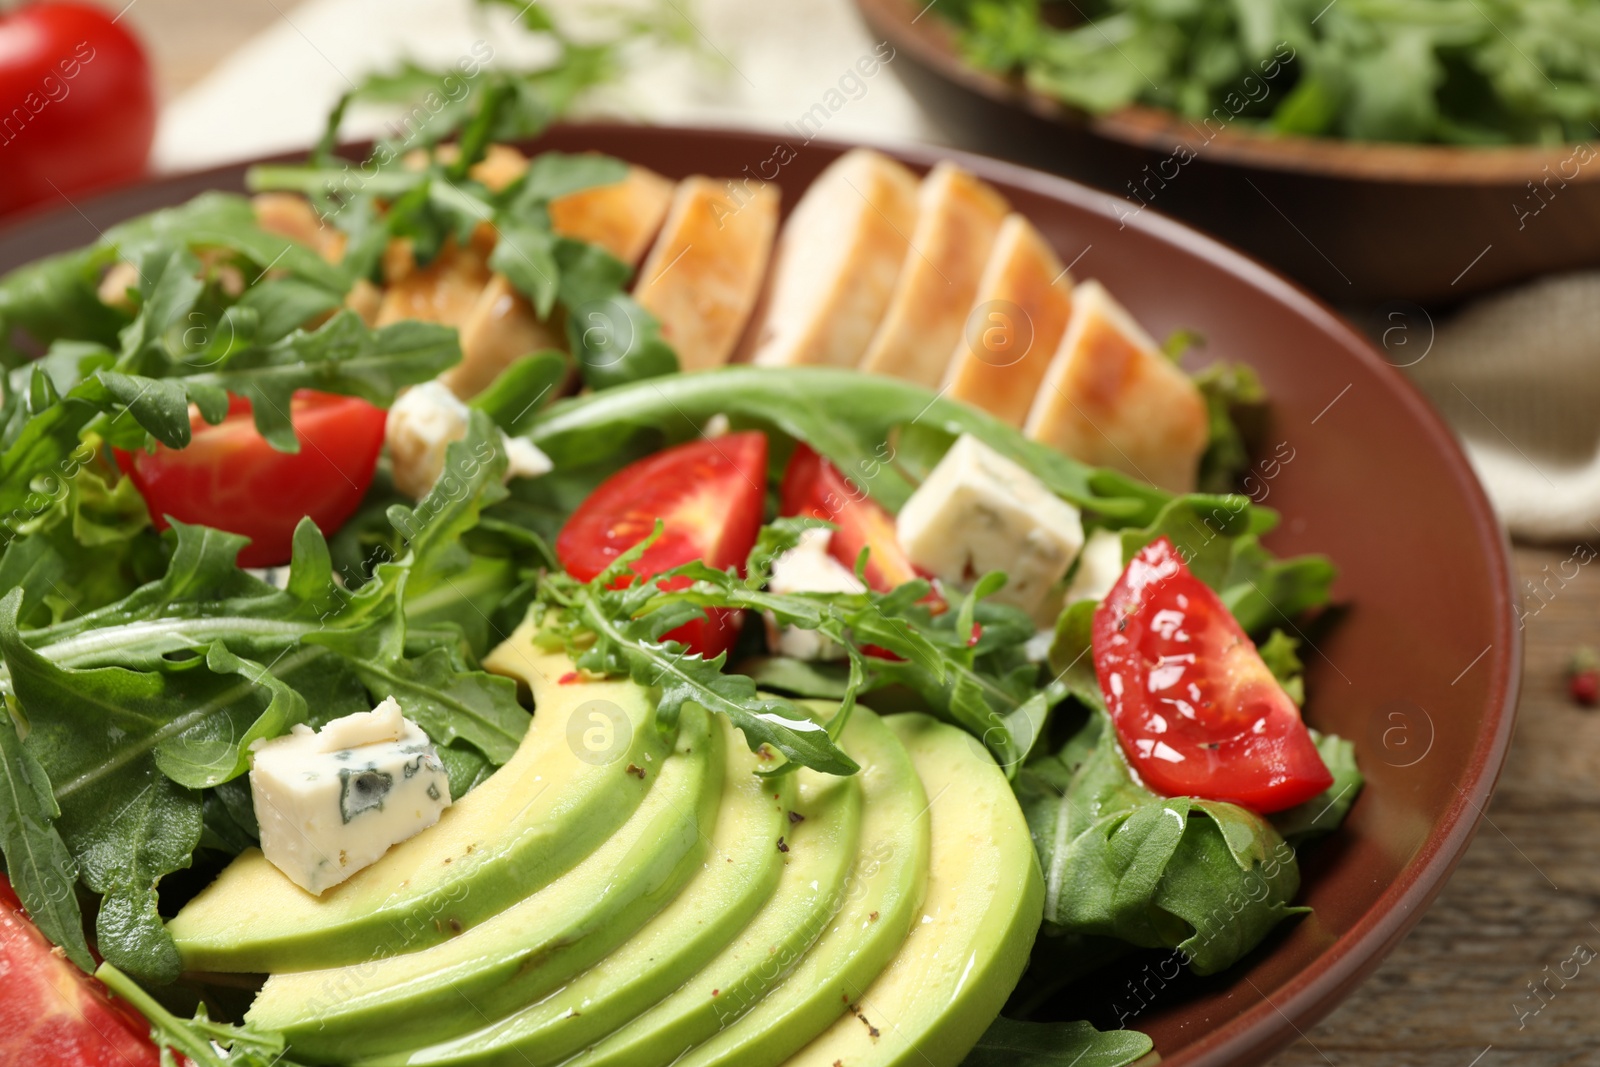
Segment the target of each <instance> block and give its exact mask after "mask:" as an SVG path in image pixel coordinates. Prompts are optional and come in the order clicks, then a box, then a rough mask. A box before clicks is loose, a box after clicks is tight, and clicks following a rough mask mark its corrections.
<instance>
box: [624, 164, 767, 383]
mask: <svg viewBox="0 0 1600 1067" xmlns="http://www.w3.org/2000/svg"><path fill="white" fill-rule="evenodd" d="M778 195H779V194H778V187H777V186H775V185H769V184H766V183H764V182H749V181H744V182H734V181H717V180H715V179H713V178H705V177H699V176H696V177H692V178H686V179H684V180H683V181H682V182H680V183H679V184H678V188H677V192H676V193H675V194H674V196H673V200H672V208H671V210H670V211H668V212H667V219H666V222H664V223H663V224H662V226H661V236H660V238H658V239H657V241H656V243H655V247H653V248H652V249H651V250H650V255H649V256H648V257H647V258H646V259H645V262H644V266H643V267H641V268H640V269H639V281H638V284H637V285H636V286H635V287H634V291H633V295H634V298H635V299H636V300H638V301H639V303H640V305H642V306H643V307H644V308H645V310H647V311H649V312H650V313H651V314H653V315H654V316H655V317H656V318H657V319H659V320H660V322H661V333H662V336H663V337H665V338H666V340H667V342H668V343H669V344H671V345H672V346H673V347H674V348H675V349H677V352H678V361H679V363H680V364H681V365H682V367H683V369H684V370H686V371H690V370H706V369H708V368H710V367H718V366H721V365H722V364H724V363H726V362H727V361H728V357H729V356H730V355H732V354H733V350H734V347H735V346H736V345H737V344H738V343H739V338H740V337H741V336H742V335H743V333H744V330H745V326H746V325H747V324H748V323H749V321H750V313H751V311H752V309H754V307H755V303H756V297H757V296H758V295H759V294H760V292H761V286H762V281H763V279H764V278H765V277H766V273H767V264H768V261H769V260H770V259H771V258H772V241H773V235H774V234H775V232H776V231H777V227H778Z"/></svg>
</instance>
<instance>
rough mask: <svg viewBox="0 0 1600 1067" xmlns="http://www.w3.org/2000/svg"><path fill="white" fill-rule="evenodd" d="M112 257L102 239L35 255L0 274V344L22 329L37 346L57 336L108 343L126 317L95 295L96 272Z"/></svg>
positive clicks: (99, 272)
mask: <svg viewBox="0 0 1600 1067" xmlns="http://www.w3.org/2000/svg"><path fill="white" fill-rule="evenodd" d="M115 260H116V250H115V249H114V248H113V247H111V246H109V245H107V244H104V243H101V244H94V245H90V246H89V247H88V248H82V249H78V250H77V251H74V252H65V253H62V254H60V255H55V256H48V257H46V258H44V259H40V260H36V261H34V262H33V263H30V264H28V265H27V266H24V267H18V268H17V269H16V270H14V271H11V272H10V273H9V274H7V275H5V276H4V277H3V278H0V343H3V342H4V341H5V340H7V339H8V337H9V335H10V333H11V331H12V330H23V331H25V332H26V333H28V334H29V335H30V336H31V337H32V338H33V340H34V341H35V342H37V343H38V344H40V345H44V344H48V343H49V342H51V341H53V340H56V339H58V338H63V339H75V340H84V341H95V342H98V343H100V344H112V343H114V342H115V341H116V339H117V331H118V330H120V329H121V328H122V326H123V325H124V324H125V323H126V322H127V321H128V316H127V315H126V314H124V313H123V312H121V311H118V310H117V309H116V308H113V307H110V306H109V305H107V304H104V303H102V302H101V300H100V295H99V289H100V276H101V274H102V273H103V272H104V271H105V269H106V268H107V267H109V266H110V265H111V264H112V263H113V262H114V261H115Z"/></svg>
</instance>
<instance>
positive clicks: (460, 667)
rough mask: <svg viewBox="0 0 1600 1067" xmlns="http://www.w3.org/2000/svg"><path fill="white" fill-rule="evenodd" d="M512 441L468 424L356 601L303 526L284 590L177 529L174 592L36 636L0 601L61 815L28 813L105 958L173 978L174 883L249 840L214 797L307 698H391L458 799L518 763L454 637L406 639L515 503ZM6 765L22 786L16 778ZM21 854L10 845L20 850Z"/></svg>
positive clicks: (165, 585) (353, 702)
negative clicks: (507, 477) (92, 919)
mask: <svg viewBox="0 0 1600 1067" xmlns="http://www.w3.org/2000/svg"><path fill="white" fill-rule="evenodd" d="M499 441H500V438H499V431H498V430H497V429H496V428H495V427H494V426H493V424H492V422H491V421H490V419H489V418H488V416H487V415H485V414H483V413H482V412H475V413H473V416H472V418H471V419H470V420H469V426H468V434H467V437H466V438H465V439H464V440H462V441H458V442H455V443H453V444H452V445H451V446H450V449H449V450H448V451H447V454H446V462H445V471H444V474H443V475H442V476H441V478H440V481H439V484H438V485H436V486H435V488H434V491H433V492H432V493H430V494H429V496H427V497H425V498H424V499H423V500H422V501H421V502H420V503H419V504H418V505H417V506H416V508H414V509H413V508H407V507H401V506H396V507H394V508H391V509H390V521H391V522H392V523H393V524H394V525H395V527H396V530H397V532H398V533H399V535H400V542H399V546H400V548H401V551H400V553H399V554H398V556H397V557H396V558H392V559H388V560H385V561H382V562H379V563H378V564H377V565H376V566H375V567H374V569H373V574H372V577H371V578H370V579H369V580H368V581H367V582H366V583H364V584H363V585H362V586H361V587H360V588H359V589H357V590H356V591H354V592H348V591H346V590H344V589H342V588H341V587H340V586H339V585H337V584H336V583H335V582H334V581H333V580H332V568H331V556H330V553H329V551H328V548H327V545H326V543H325V542H324V541H323V540H322V537H321V535H320V533H318V531H317V530H316V527H315V526H314V524H312V523H311V522H310V521H309V520H305V521H303V522H302V524H301V526H300V528H299V529H298V530H297V531H296V534H295V546H294V560H293V563H292V564H291V568H290V576H289V581H288V587H287V588H286V589H278V588H276V587H274V586H272V585H268V584H267V583H265V582H262V581H260V580H258V579H257V578H255V577H252V576H251V575H249V574H247V573H245V572H244V571H242V570H240V569H239V568H238V567H237V566H236V564H235V559H236V557H237V555H238V552H239V549H240V547H242V545H243V544H244V541H245V539H244V538H242V537H240V536H238V535H235V534H227V533H223V532H220V531H217V530H210V529H207V528H204V527H196V526H186V525H183V524H181V523H180V524H174V526H173V529H172V530H171V532H170V533H169V534H168V535H167V538H166V539H167V541H168V542H169V543H170V545H171V556H170V560H169V562H168V565H167V568H166V572H165V573H164V574H163V575H162V577H160V578H159V579H157V580H155V581H153V582H150V583H148V584H146V585H144V586H141V587H139V588H137V589H135V590H133V591H132V592H131V593H129V594H128V595H127V596H125V597H123V598H122V599H121V600H119V601H117V602H115V603H112V604H109V605H106V606H104V607H101V608H97V609H95V610H92V611H88V612H84V613H82V614H79V615H77V616H75V617H72V618H68V619H64V620H62V621H60V622H56V623H52V624H51V625H48V626H40V627H34V628H31V629H27V630H23V629H22V628H21V627H20V626H19V613H20V612H21V610H22V607H23V603H24V597H25V593H26V590H24V589H21V588H19V589H15V590H12V591H11V592H10V593H9V594H8V595H7V596H6V597H5V598H4V599H3V600H0V659H3V661H4V669H3V671H0V690H4V691H7V692H9V694H10V695H11V698H12V699H14V701H15V703H16V706H17V707H18V708H19V710H20V712H21V714H22V715H23V716H25V717H26V721H27V726H28V730H27V733H26V738H25V740H24V741H23V743H22V746H21V747H22V751H23V752H24V753H25V755H26V756H28V757H30V758H31V759H33V760H35V761H36V762H37V766H38V767H39V768H40V769H41V771H42V774H43V775H44V776H45V777H44V778H43V779H39V778H37V777H31V778H30V779H29V780H30V781H33V782H35V783H37V782H38V781H40V780H47V781H48V782H50V783H52V784H53V787H54V788H53V790H52V795H53V800H54V802H55V803H56V804H58V805H59V811H60V814H59V816H52V815H51V814H50V812H49V810H47V809H44V808H42V807H40V808H39V810H38V811H35V812H33V813H32V817H33V818H34V819H35V821H38V820H40V819H46V820H48V819H50V818H54V820H55V827H56V830H57V831H58V832H59V834H60V839H61V841H62V842H63V843H64V845H65V847H66V848H67V849H68V850H69V851H70V854H71V858H72V860H74V861H75V862H76V864H77V867H78V875H79V877H80V878H81V880H82V882H83V883H84V885H86V886H87V887H88V888H89V889H90V890H92V891H93V892H95V893H97V894H100V895H101V897H102V899H101V904H100V909H99V913H98V917H97V921H96V926H97V930H98V934H99V945H100V949H101V951H102V953H104V955H105V958H106V959H108V960H110V961H112V962H113V963H115V964H117V965H118V966H120V967H122V968H123V969H125V970H128V971H129V972H131V973H134V974H137V975H140V976H141V977H144V978H147V979H149V980H151V981H156V982H162V981H170V980H171V979H172V978H173V977H175V976H176V974H177V969H178V965H179V964H178V957H177V953H176V950H175V949H174V947H173V945H172V943H171V940H170V938H169V937H168V936H167V934H166V932H165V930H164V929H163V927H162V924H161V920H160V917H159V913H158V909H157V901H158V893H159V889H160V883H161V880H162V878H163V877H164V876H165V875H167V874H169V873H171V872H172V871H175V870H178V869H180V868H182V867H186V866H188V865H189V863H190V857H191V855H192V853H193V851H194V850H195V849H196V848H197V847H200V846H201V844H202V842H204V843H205V844H206V845H207V846H208V847H219V846H220V847H224V848H227V847H230V846H231V847H237V846H238V845H239V844H240V842H241V841H243V840H245V839H247V837H248V835H249V833H250V832H251V830H252V828H251V827H249V826H247V825H245V823H246V822H247V821H248V815H247V814H245V813H242V812H241V811H239V810H238V809H239V808H240V804H239V798H238V797H237V796H234V797H233V802H232V804H231V810H228V809H226V808H224V809H223V810H219V806H221V805H223V802H222V801H212V800H211V798H212V797H215V796H218V795H219V794H217V793H216V790H217V788H218V787H219V786H222V785H225V784H226V783H227V782H229V781H230V780H236V778H237V776H239V775H241V774H243V773H244V771H245V769H246V768H247V766H248V751H249V746H250V744H251V743H252V742H253V741H254V740H256V739H258V738H264V737H273V736H278V735H280V734H282V733H284V732H285V731H286V730H288V729H289V727H290V726H291V725H292V724H293V723H295V722H299V721H304V720H306V719H309V718H313V715H312V712H311V705H312V703H313V702H314V704H315V707H316V716H315V720H316V721H318V722H326V721H327V718H330V717H334V716H336V715H339V714H345V713H348V712H349V711H351V710H367V709H368V708H370V707H371V702H372V701H373V700H377V699H382V698H383V697H385V696H388V695H390V694H391V693H396V694H397V695H399V696H400V698H401V699H402V701H404V702H405V704H406V710H407V714H408V715H412V716H413V717H415V718H416V719H418V720H419V721H420V722H422V723H423V724H424V726H425V728H427V729H428V730H429V731H430V733H431V735H433V736H435V737H437V738H438V739H439V740H440V742H441V749H442V750H445V751H449V752H450V755H449V756H448V757H446V758H447V759H448V761H449V763H450V767H451V773H452V784H453V786H456V787H458V788H460V789H461V790H462V791H464V790H465V789H466V788H468V787H469V786H470V785H471V784H473V783H475V782H476V781H478V780H481V778H482V777H483V775H484V774H485V773H487V770H488V768H490V767H491V766H493V765H496V764H498V763H500V762H502V761H503V760H504V759H505V758H507V757H508V756H509V755H510V753H511V752H512V751H513V750H514V749H515V748H516V745H517V743H518V742H519V741H520V739H521V736H522V733H523V732H525V731H526V729H527V724H528V716H527V713H526V712H524V711H523V710H522V708H521V707H520V705H518V704H517V701H516V694H515V688H514V687H513V686H512V685H511V684H510V683H509V682H507V681H505V680H504V679H496V678H490V677H488V676H487V675H484V674H482V673H481V672H478V671H476V670H474V669H472V666H471V663H470V661H469V660H468V658H467V653H466V651H465V648H464V642H463V640H462V635H461V631H460V630H459V629H458V628H456V627H454V626H446V625H437V626H434V627H433V628H427V629H425V628H422V627H413V626H409V625H408V624H407V620H406V617H405V613H404V610H403V604H404V603H405V600H406V587H407V583H408V582H409V581H410V580H411V579H412V578H413V577H414V576H415V577H418V578H419V579H420V580H421V581H422V583H423V584H424V586H425V585H426V582H427V581H428V580H432V579H434V578H435V576H436V574H437V573H438V572H439V571H440V569H443V570H444V571H446V572H448V570H449V568H450V567H451V566H453V565H454V562H455V561H456V559H457V554H458V553H461V552H463V549H462V547H461V541H462V539H463V537H464V535H465V534H466V532H467V531H468V530H470V529H471V528H472V527H473V526H474V525H475V524H476V522H477V519H478V516H479V513H480V510H481V508H482V507H483V506H484V505H485V504H486V503H489V502H492V501H493V500H496V499H498V498H499V497H500V496H501V495H503V494H504V489H503V488H502V487H501V485H500V480H501V476H502V474H503V472H504V469H505V463H506V460H505V456H504V454H503V450H502V449H501V448H500V446H499ZM30 540H32V539H30ZM24 543H26V542H24ZM9 556H10V553H9V551H8V558H9ZM6 766H7V776H8V777H16V775H17V772H16V770H15V768H16V767H18V766H21V765H20V764H18V763H17V762H16V760H15V759H8V760H7V761H6ZM19 780H20V779H19ZM18 795H20V793H19V794H18ZM221 795H222V796H228V795H229V794H227V793H224V794H221ZM35 806H36V807H38V805H35ZM208 806H209V810H208ZM45 826H46V828H48V823H45ZM15 839H16V835H15V834H10V833H8V834H7V835H6V837H5V839H4V840H3V841H0V844H3V846H4V847H5V848H6V849H7V850H14V849H15V847H16V846H15V845H14V843H13V842H14V840H15ZM42 840H43V839H38V838H37V835H35V837H34V838H30V841H34V844H35V845H38V843H39V841H42ZM46 843H47V842H46ZM30 847H32V846H30ZM9 854H10V852H9V851H8V855H9ZM58 859H59V857H58ZM24 883H25V884H26V880H25V879H24ZM30 894H31V895H32V896H33V897H34V899H33V900H32V901H30V903H32V904H34V905H35V906H38V903H39V898H38V894H37V892H35V891H33V890H30ZM55 925H56V926H57V927H59V926H60V923H59V922H57V923H56V924H55ZM61 936H62V937H63V938H66V937H67V936H68V935H67V934H64V933H63V934H61ZM67 943H68V944H69V945H70V940H69V941H68V942H67Z"/></svg>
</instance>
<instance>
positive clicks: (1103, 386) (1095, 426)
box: [1024, 281, 1207, 492]
mask: <svg viewBox="0 0 1600 1067" xmlns="http://www.w3.org/2000/svg"><path fill="white" fill-rule="evenodd" d="M1024 431H1025V432H1026V433H1027V435H1028V436H1029V437H1032V438H1034V439H1035V440H1038V441H1042V442H1044V443H1046V444H1049V445H1052V446H1054V447H1056V448H1058V449H1060V450H1061V451H1063V452H1065V453H1067V454H1068V455H1069V456H1072V457H1073V458H1075V459H1079V460H1082V461H1083V462H1085V463H1091V464H1094V465H1095V466H1101V467H1111V468H1113V469H1115V470H1119V471H1122V472H1124V473H1125V474H1130V475H1133V476H1134V477H1136V478H1142V479H1143V480H1145V481H1147V482H1153V483H1154V484H1156V485H1159V486H1160V487H1161V488H1163V489H1169V490H1172V491H1173V492H1186V491H1188V490H1190V489H1192V488H1193V487H1194V482H1195V476H1196V473H1197V468H1198V466H1199V462H1200V453H1201V452H1203V451H1204V450H1205V446H1206V436H1207V426H1206V404H1205V400H1204V398H1203V397H1201V395H1200V390H1199V389H1198V388H1197V387H1196V386H1195V384H1194V382H1193V381H1191V380H1190V378H1189V376H1188V375H1187V374H1185V373H1184V372H1183V371H1182V370H1181V369H1179V368H1178V367H1177V366H1176V365H1175V364H1174V363H1173V362H1172V361H1171V360H1170V359H1168V358H1167V357H1166V356H1165V355H1164V354H1163V353H1162V352H1161V350H1160V348H1159V347H1158V346H1157V345H1156V343H1155V341H1154V340H1152V339H1151V337H1150V335H1149V334H1147V333H1145V331H1144V329H1143V328H1141V327H1140V326H1139V324H1138V323H1137V322H1135V321H1134V320H1133V317H1132V316H1131V315H1129V314H1128V312H1127V311H1126V310H1125V309H1124V308H1123V307H1122V305H1120V304H1118V303H1117V302H1116V300H1114V299H1113V298H1112V296H1111V294H1110V293H1108V292H1106V290H1105V287H1104V286H1102V285H1101V284H1100V283H1099V282H1094V281H1089V282H1085V283H1083V284H1082V285H1080V286H1078V287H1077V288H1076V289H1075V290H1074V291H1073V294H1072V316H1071V318H1070V319H1069V320H1068V322H1067V331H1066V334H1065V335H1064V336H1063V337H1062V339H1061V347H1060V348H1059V349H1058V350H1057V351H1056V354H1055V358H1054V359H1053V360H1051V363H1050V367H1049V369H1048V370H1047V371H1046V373H1045V377H1044V383H1043V386H1042V387H1041V388H1040V390H1039V396H1038V399H1036V400H1035V401H1034V403H1033V408H1032V409H1031V410H1030V411H1029V412H1028V421H1027V423H1026V425H1025V426H1024Z"/></svg>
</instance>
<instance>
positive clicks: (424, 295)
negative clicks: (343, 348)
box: [377, 234, 492, 327]
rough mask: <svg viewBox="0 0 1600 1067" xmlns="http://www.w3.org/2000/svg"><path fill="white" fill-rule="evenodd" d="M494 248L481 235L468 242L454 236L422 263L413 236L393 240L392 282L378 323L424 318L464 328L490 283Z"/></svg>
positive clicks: (388, 258)
mask: <svg viewBox="0 0 1600 1067" xmlns="http://www.w3.org/2000/svg"><path fill="white" fill-rule="evenodd" d="M490 238H491V241H492V234H491V235H490ZM491 247H492V244H491V243H490V242H489V241H485V240H483V239H482V237H481V235H478V234H475V235H474V237H473V239H472V240H471V241H469V242H468V243H467V244H466V245H465V246H464V247H463V246H461V245H458V244H456V242H455V240H454V239H453V238H452V239H450V240H448V241H446V242H445V244H444V247H443V248H441V249H440V250H439V254H438V255H437V256H435V257H434V258H433V260H432V261H431V262H429V263H428V264H427V265H426V266H418V265H417V261H416V258H415V257H414V256H413V255H412V252H411V245H410V242H409V241H390V242H389V247H388V248H387V249H385V250H384V256H383V275H384V280H385V281H386V282H387V283H388V284H387V285H386V286H385V288H384V291H383V300H382V302H381V303H380V304H379V305H378V317H377V324H378V325H379V326H387V325H389V324H390V323H392V322H402V321H404V320H406V319H421V320H422V321H423V322H442V323H444V324H445V325H447V326H455V327H460V326H461V325H462V324H463V323H465V322H466V321H467V315H468V314H469V313H470V312H471V311H472V309H473V308H474V307H476V306H477V303H478V297H479V295H480V294H481V293H482V292H483V287H484V286H485V285H488V284H489V278H490V273H491V272H490V270H489V263H488V259H489V251H490V248H491Z"/></svg>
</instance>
